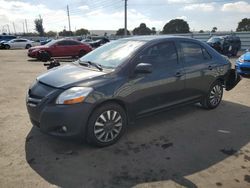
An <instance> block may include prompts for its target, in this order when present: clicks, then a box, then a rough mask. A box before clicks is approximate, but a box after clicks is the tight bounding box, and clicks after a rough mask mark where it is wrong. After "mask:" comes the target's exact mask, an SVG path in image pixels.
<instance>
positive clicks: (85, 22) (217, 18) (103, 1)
mask: <svg viewBox="0 0 250 188" xmlns="http://www.w3.org/2000/svg"><path fill="white" fill-rule="evenodd" d="M127 4H128V6H127V10H128V29H129V30H133V29H134V28H135V27H138V26H139V25H140V23H146V25H147V26H148V27H149V28H152V27H155V28H156V30H157V31H159V30H162V28H163V27H164V25H165V24H166V23H167V22H169V21H170V20H171V19H176V18H181V19H184V20H185V21H187V22H188V24H189V27H190V30H191V31H199V30H204V31H211V29H212V28H213V27H217V28H218V31H231V30H233V31H235V30H236V28H237V25H238V22H239V21H240V20H241V19H243V18H250V0H244V1H230V0H229V1H225V0H211V1H208V0H128V2H127ZM67 5H68V6H69V12H70V20H71V30H73V31H74V30H76V29H80V28H85V29H88V30H118V29H119V28H124V0H0V33H1V32H2V31H5V32H8V26H9V29H10V32H14V26H15V29H16V32H23V24H24V23H25V20H26V21H27V28H28V31H29V32H34V28H35V26H34V19H36V18H39V15H40V16H41V17H42V19H43V25H44V28H45V31H50V30H53V31H62V30H63V29H64V28H65V29H66V30H68V28H69V26H68V17H67ZM7 25H8V26H7Z"/></svg>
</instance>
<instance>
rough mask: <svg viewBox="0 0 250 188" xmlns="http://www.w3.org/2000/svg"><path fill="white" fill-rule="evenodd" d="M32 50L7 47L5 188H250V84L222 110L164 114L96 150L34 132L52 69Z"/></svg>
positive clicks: (1, 125) (1, 148) (0, 163)
mask: <svg viewBox="0 0 250 188" xmlns="http://www.w3.org/2000/svg"><path fill="white" fill-rule="evenodd" d="M26 53H27V51H26V50H0V84H1V85H0V130H1V131H0V138H1V139H0V169H1V170H0V187H4V188H5V187H86V188H91V187H94V188H98V187H106V188H111V187H133V186H135V187H168V188H169V187H170V188H171V187H209V188H211V187H227V188H231V187H232V188H233V187H240V188H248V187H250V115H249V114H250V97H249V94H250V80H249V79H247V78H245V79H243V80H242V81H241V82H240V83H239V84H238V85H237V87H236V88H235V89H233V90H232V91H230V92H225V93H224V97H223V102H222V104H221V105H220V106H219V107H218V108H217V109H215V110H210V111H206V110H203V109H201V108H200V107H199V106H197V105H192V106H185V107H182V108H178V109H174V110H169V111H166V112H163V113H159V114H157V115H153V116H150V117H147V118H143V119H140V120H138V121H137V122H136V123H135V125H133V126H130V127H129V128H128V131H127V133H126V134H125V135H124V136H123V138H122V139H121V140H120V141H119V142H118V143H117V144H115V145H113V146H110V147H107V148H93V147H90V146H88V145H86V144H83V143H79V142H75V141H66V140H61V139H58V138H54V137H50V136H47V135H44V134H42V133H40V132H39V131H38V130H37V129H36V128H32V125H31V123H30V121H29V118H28V114H27V111H26V107H25V95H26V91H27V88H28V86H29V85H30V84H31V83H32V81H33V80H34V79H35V77H36V76H37V75H39V74H41V73H42V72H44V71H45V67H43V65H42V63H41V62H38V61H32V60H29V58H27V55H26ZM234 61H235V59H232V62H234Z"/></svg>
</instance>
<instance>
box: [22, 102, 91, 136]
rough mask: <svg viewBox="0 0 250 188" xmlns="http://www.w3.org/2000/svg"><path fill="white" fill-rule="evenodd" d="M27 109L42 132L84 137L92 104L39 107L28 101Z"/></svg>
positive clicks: (34, 123)
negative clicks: (64, 128)
mask: <svg viewBox="0 0 250 188" xmlns="http://www.w3.org/2000/svg"><path fill="white" fill-rule="evenodd" d="M27 109H28V112H29V116H30V120H31V122H32V124H33V125H34V126H36V127H38V128H39V129H40V130H41V131H42V132H44V133H47V134H50V135H54V136H60V137H80V136H82V137H83V136H84V135H85V129H86V125H87V121H88V117H89V115H90V109H91V104H85V103H82V104H75V105H52V106H51V105H48V106H45V107H44V108H43V109H39V108H37V107H33V106H30V105H29V104H28V103H27ZM63 127H66V131H65V130H63Z"/></svg>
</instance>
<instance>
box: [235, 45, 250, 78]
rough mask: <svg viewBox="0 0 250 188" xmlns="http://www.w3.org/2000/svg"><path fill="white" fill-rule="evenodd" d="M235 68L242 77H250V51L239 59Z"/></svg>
mask: <svg viewBox="0 0 250 188" xmlns="http://www.w3.org/2000/svg"><path fill="white" fill-rule="evenodd" d="M235 68H236V70H237V72H238V73H239V74H241V75H250V49H249V50H247V51H246V53H245V54H243V55H242V56H240V57H239V59H238V60H237V61H236V63H235Z"/></svg>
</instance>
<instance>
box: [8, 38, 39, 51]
mask: <svg viewBox="0 0 250 188" xmlns="http://www.w3.org/2000/svg"><path fill="white" fill-rule="evenodd" d="M33 43H34V41H31V40H28V39H22V38H18V39H12V40H10V41H8V42H5V43H3V45H4V48H5V49H16V48H25V49H29V48H30V47H32V45H33Z"/></svg>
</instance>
